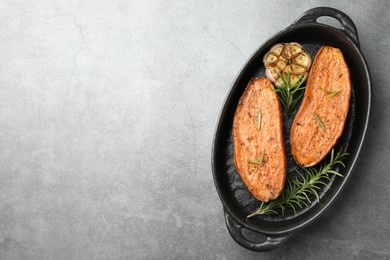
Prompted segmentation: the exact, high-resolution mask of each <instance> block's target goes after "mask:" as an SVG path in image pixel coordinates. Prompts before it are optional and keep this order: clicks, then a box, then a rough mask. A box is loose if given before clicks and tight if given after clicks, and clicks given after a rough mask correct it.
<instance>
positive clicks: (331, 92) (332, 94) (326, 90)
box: [320, 86, 340, 99]
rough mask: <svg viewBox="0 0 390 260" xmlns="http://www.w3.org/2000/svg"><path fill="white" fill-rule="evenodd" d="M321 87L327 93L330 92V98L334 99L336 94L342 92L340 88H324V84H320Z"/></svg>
mask: <svg viewBox="0 0 390 260" xmlns="http://www.w3.org/2000/svg"><path fill="white" fill-rule="evenodd" d="M320 89H322V90H323V91H325V92H326V93H328V94H330V99H333V98H334V96H336V95H337V94H338V93H339V92H340V90H328V89H325V88H323V87H322V86H320Z"/></svg>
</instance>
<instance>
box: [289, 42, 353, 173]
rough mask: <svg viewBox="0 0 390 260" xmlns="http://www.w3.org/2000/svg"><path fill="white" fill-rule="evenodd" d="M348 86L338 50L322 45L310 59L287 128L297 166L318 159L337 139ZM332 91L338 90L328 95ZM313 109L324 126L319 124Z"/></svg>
mask: <svg viewBox="0 0 390 260" xmlns="http://www.w3.org/2000/svg"><path fill="white" fill-rule="evenodd" d="M324 89H326V91H325V90H324ZM351 89H352V86H351V79H350V72H349V68H348V66H347V63H346V62H345V60H344V57H343V54H342V52H341V51H340V50H339V49H337V48H333V47H329V46H324V47H322V48H321V49H320V50H319V52H318V53H317V55H316V57H315V59H314V62H313V65H312V67H311V70H310V73H309V78H308V81H307V85H306V90H305V94H304V97H303V100H302V104H301V106H300V108H299V110H298V113H297V115H296V117H295V119H294V122H293V124H292V128H291V132H290V144H291V153H292V155H293V158H294V159H295V161H296V162H297V163H298V164H299V165H300V166H302V167H310V166H313V165H316V164H317V163H319V162H320V161H322V160H323V159H324V158H325V156H326V155H327V154H328V153H329V152H330V150H331V149H332V148H333V147H334V146H335V145H336V143H337V141H338V140H339V139H340V136H341V134H342V132H343V129H344V125H345V121H346V118H347V115H348V110H349V104H350V97H351ZM332 91H339V92H338V93H337V94H335V95H334V96H333V97H332V96H331V92H332ZM314 113H316V114H317V115H318V117H319V118H320V119H321V121H322V122H323V124H324V126H325V128H326V130H324V129H323V128H321V126H320V124H319V123H318V121H317V120H316V118H315V116H314Z"/></svg>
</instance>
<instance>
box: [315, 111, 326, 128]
mask: <svg viewBox="0 0 390 260" xmlns="http://www.w3.org/2000/svg"><path fill="white" fill-rule="evenodd" d="M313 115H314V117H315V118H316V120H317V122H318V124H319V125H320V126H321V128H322V129H324V131H325V132H326V127H325V125H324V123H323V122H322V120H321V118H320V117H319V116H318V115H317V114H316V112H313Z"/></svg>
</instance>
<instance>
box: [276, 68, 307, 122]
mask: <svg viewBox="0 0 390 260" xmlns="http://www.w3.org/2000/svg"><path fill="white" fill-rule="evenodd" d="M279 77H281V78H282V81H283V87H276V88H275V91H276V92H278V93H279V94H280V95H279V99H280V102H282V104H283V106H284V108H285V109H286V112H287V115H288V116H291V115H293V114H294V113H295V110H294V108H295V106H296V105H297V103H298V101H299V100H300V99H301V97H302V96H303V94H301V95H299V96H298V97H295V94H296V93H297V92H298V91H300V90H303V89H305V87H304V86H302V84H303V82H305V80H306V76H304V77H302V78H301V79H300V80H299V81H298V82H297V83H295V84H293V85H291V82H290V72H289V73H288V74H287V79H286V78H285V77H284V76H283V74H281V73H279Z"/></svg>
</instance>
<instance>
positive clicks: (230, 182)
mask: <svg viewBox="0 0 390 260" xmlns="http://www.w3.org/2000/svg"><path fill="white" fill-rule="evenodd" d="M321 16H329V17H333V18H336V19H337V20H338V21H339V22H340V24H341V29H336V28H334V27H331V26H328V25H325V24H320V23H317V22H316V21H317V19H318V18H319V17H321ZM280 42H299V43H301V44H302V45H303V46H304V47H305V48H306V49H307V50H308V51H309V52H310V54H311V55H312V57H313V58H314V55H315V54H316V53H317V51H318V50H319V48H320V47H321V46H324V45H329V46H333V47H337V48H339V49H341V51H342V52H343V54H344V58H345V60H346V62H347V64H348V66H349V69H350V72H351V81H352V89H353V90H352V98H351V105H350V110H349V114H348V118H347V122H346V125H345V129H344V132H343V135H342V137H341V139H340V141H339V142H338V144H337V145H336V149H335V150H336V151H338V150H339V148H340V147H345V148H346V149H347V152H348V153H349V154H350V155H349V156H348V157H347V159H346V161H344V162H345V165H346V167H345V168H339V169H338V170H339V171H340V173H342V174H343V175H344V178H340V177H337V178H336V177H334V178H333V179H332V181H331V182H330V185H331V189H325V188H324V189H323V191H322V192H321V194H320V197H321V200H320V203H317V202H316V201H313V203H312V205H310V207H308V208H304V209H302V210H300V211H299V212H297V214H295V215H290V216H288V217H286V218H282V217H280V216H272V215H271V216H256V217H254V218H250V219H247V218H246V216H247V215H248V214H249V213H252V212H254V211H255V210H256V209H257V208H258V207H259V205H260V202H259V201H257V200H256V199H255V198H254V197H253V196H252V195H251V194H250V193H249V191H248V190H247V188H246V187H245V185H244V184H243V183H242V181H241V178H240V177H239V175H238V173H237V172H236V170H235V168H234V163H233V144H232V137H231V132H232V123H233V116H234V112H235V109H236V106H237V103H238V100H239V98H240V96H241V94H242V93H243V91H244V89H245V87H246V86H247V84H248V82H249V80H250V79H251V78H252V77H259V76H264V65H263V62H262V59H263V56H264V54H265V53H266V52H267V51H268V50H269V49H270V47H271V46H272V45H274V44H276V43H280ZM370 104H371V81H370V75H369V71H368V67H367V65H366V62H365V60H364V57H363V55H362V53H361V52H360V49H359V39H358V34H357V30H356V27H355V25H354V23H353V22H352V20H351V19H350V18H349V17H348V16H347V15H346V14H344V13H343V12H340V11H339V10H336V9H333V8H328V7H318V8H314V9H311V10H309V11H307V12H305V13H304V14H303V15H302V16H301V17H300V18H298V19H297V20H296V21H295V22H294V23H293V24H292V25H290V26H289V27H287V28H286V29H285V30H283V31H281V32H279V33H278V34H276V35H274V36H273V37H271V39H269V40H268V41H266V42H265V43H264V44H263V45H262V46H261V47H260V48H259V49H258V50H257V51H256V52H255V53H254V54H253V56H252V57H251V58H250V59H249V61H248V62H247V63H246V65H245V66H244V67H243V69H242V70H241V72H240V73H239V74H238V77H237V78H236V80H235V82H234V84H233V85H232V87H231V90H230V92H229V94H228V96H227V98H226V101H225V104H224V106H223V108H222V111H221V115H220V118H219V122H218V124H217V128H216V132H215V136H214V143H213V152H212V169H213V177H214V182H215V186H216V189H217V191H218V194H219V197H220V199H221V201H222V203H223V206H224V212H225V221H226V226H227V228H228V231H229V233H230V235H231V236H232V238H233V239H234V240H235V241H236V242H237V243H238V244H240V245H241V246H243V247H245V248H247V249H250V250H254V251H267V250H272V249H275V248H276V247H278V246H279V245H281V244H282V243H283V242H285V241H286V240H287V239H288V238H289V237H290V236H291V235H292V234H293V233H294V231H296V230H298V229H300V228H303V227H305V226H307V225H309V224H310V223H312V222H313V221H314V220H315V219H317V218H318V217H319V216H320V215H321V214H322V213H323V212H324V211H325V210H326V209H327V208H329V207H330V205H331V204H332V203H333V202H334V200H335V199H336V198H337V197H338V195H339V194H340V192H341V190H342V189H343V187H344V186H345V184H346V183H347V181H348V180H349V179H350V177H351V174H352V169H353V166H354V164H355V162H356V160H357V158H358V155H359V152H360V149H361V147H362V144H363V139H364V136H365V133H366V129H367V124H368V118H369V112H370ZM284 121H285V122H284V127H285V128H286V125H288V124H289V125H291V119H287V117H285V118H284ZM286 131H287V134H288V132H289V129H287V130H285V140H286V150H287V158H288V172H289V173H290V172H292V171H293V170H294V169H295V168H296V165H295V164H294V162H293V160H292V159H291V154H290V151H289V143H288V139H289V135H286ZM245 228H247V229H250V230H252V231H255V232H258V233H261V234H264V235H265V236H266V240H265V241H263V242H253V241H250V240H248V239H247V238H246V237H245V236H244V235H243V234H242V230H243V229H245Z"/></svg>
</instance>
